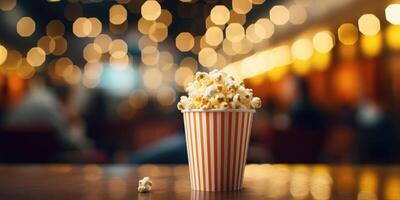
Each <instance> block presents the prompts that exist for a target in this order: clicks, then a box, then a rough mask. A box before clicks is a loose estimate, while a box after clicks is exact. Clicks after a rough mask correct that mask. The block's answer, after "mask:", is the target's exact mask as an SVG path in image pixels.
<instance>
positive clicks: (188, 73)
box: [175, 67, 193, 87]
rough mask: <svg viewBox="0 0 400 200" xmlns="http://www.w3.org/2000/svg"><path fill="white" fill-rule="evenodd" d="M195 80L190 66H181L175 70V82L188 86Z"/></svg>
mask: <svg viewBox="0 0 400 200" xmlns="http://www.w3.org/2000/svg"><path fill="white" fill-rule="evenodd" d="M192 80H193V71H192V70H191V69H190V68H189V67H179V68H178V69H177V70H176V72H175V82H176V84H178V85H179V86H182V87H183V86H186V84H187V83H188V82H190V81H192Z"/></svg>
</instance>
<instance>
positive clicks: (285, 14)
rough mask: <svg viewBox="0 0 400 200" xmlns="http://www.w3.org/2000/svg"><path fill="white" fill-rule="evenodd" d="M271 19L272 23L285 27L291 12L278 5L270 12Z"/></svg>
mask: <svg viewBox="0 0 400 200" xmlns="http://www.w3.org/2000/svg"><path fill="white" fill-rule="evenodd" d="M269 17H270V19H271V21H272V23H274V24H276V25H284V24H286V23H287V22H288V21H289V19H290V13H289V10H288V9H287V8H286V7H285V6H282V5H276V6H274V7H272V8H271V10H270V11H269Z"/></svg>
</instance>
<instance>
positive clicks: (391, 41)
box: [385, 25, 400, 50]
mask: <svg viewBox="0 0 400 200" xmlns="http://www.w3.org/2000/svg"><path fill="white" fill-rule="evenodd" d="M399 35H400V26H399V25H390V26H388V27H387V29H386V37H385V38H386V43H387V45H388V47H389V48H391V49H395V50H397V49H400V38H399Z"/></svg>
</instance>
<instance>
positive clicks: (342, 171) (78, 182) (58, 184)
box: [0, 164, 400, 200]
mask: <svg viewBox="0 0 400 200" xmlns="http://www.w3.org/2000/svg"><path fill="white" fill-rule="evenodd" d="M143 176H149V177H150V178H151V179H152V181H153V189H152V191H151V192H150V193H138V192H137V184H138V180H139V179H140V178H141V177H143ZM0 199H57V200H59V199H88V200H89V199H129V200H134V199H141V200H148V199H155V200H164V199H191V200H198V199H199V200H200V199H207V200H213V199H216V200H217V199H218V200H223V199H233V200H239V199H246V200H255V199H317V200H320V199H321V200H323V199H390V200H399V199H400V166H327V165H268V164H262V165H261V164H260V165H258V164H257V165H255V164H252V165H247V166H246V171H245V178H244V187H243V189H242V190H241V191H238V192H198V191H191V190H190V184H189V174H188V168H187V166H185V165H140V166H131V165H0Z"/></svg>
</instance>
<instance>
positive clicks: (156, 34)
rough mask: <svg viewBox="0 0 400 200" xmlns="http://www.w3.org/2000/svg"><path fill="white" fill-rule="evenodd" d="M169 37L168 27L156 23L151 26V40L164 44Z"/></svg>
mask: <svg viewBox="0 0 400 200" xmlns="http://www.w3.org/2000/svg"><path fill="white" fill-rule="evenodd" d="M167 37H168V27H167V26H166V25H165V24H163V23H159V22H156V23H154V24H152V25H151V26H150V29H149V38H150V39H151V40H153V41H154V42H162V41H164V40H165V39H167Z"/></svg>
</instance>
